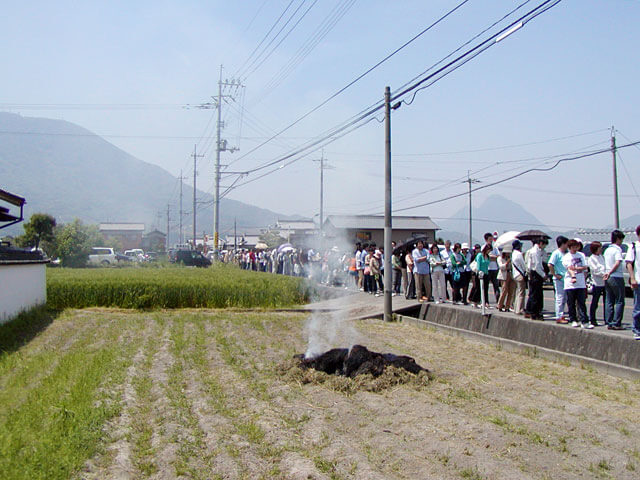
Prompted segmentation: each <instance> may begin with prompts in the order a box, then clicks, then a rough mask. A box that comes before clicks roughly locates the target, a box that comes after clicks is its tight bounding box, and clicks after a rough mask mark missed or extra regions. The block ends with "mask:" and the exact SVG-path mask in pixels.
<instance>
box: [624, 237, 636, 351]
mask: <svg viewBox="0 0 640 480" xmlns="http://www.w3.org/2000/svg"><path fill="white" fill-rule="evenodd" d="M636 236H637V237H638V239H640V225H638V226H637V227H636ZM638 249H640V242H633V244H632V245H631V248H629V250H627V256H626V257H625V261H626V263H627V271H628V272H629V281H630V282H631V288H632V289H633V313H632V317H633V326H632V329H633V338H634V339H636V340H640V288H638V284H640V259H639V257H640V255H638Z"/></svg>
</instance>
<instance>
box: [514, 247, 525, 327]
mask: <svg viewBox="0 0 640 480" xmlns="http://www.w3.org/2000/svg"><path fill="white" fill-rule="evenodd" d="M512 247H513V253H512V254H511V265H512V272H511V273H512V274H513V279H514V280H515V281H516V300H515V303H514V308H513V311H514V313H515V314H517V315H521V314H522V312H523V308H524V297H525V293H526V290H527V279H526V277H525V274H526V271H527V266H526V265H525V264H524V257H523V256H522V242H521V241H520V240H514V241H513V243H512Z"/></svg>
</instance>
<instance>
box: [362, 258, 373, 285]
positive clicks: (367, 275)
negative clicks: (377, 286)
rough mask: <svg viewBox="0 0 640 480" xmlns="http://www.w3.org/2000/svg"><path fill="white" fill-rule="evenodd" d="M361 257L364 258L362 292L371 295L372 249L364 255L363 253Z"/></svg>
mask: <svg viewBox="0 0 640 480" xmlns="http://www.w3.org/2000/svg"><path fill="white" fill-rule="evenodd" d="M363 256H364V260H363V263H364V271H363V273H364V292H365V293H372V292H371V257H372V256H373V248H371V247H369V248H368V249H367V250H366V254H365V253H364V252H363Z"/></svg>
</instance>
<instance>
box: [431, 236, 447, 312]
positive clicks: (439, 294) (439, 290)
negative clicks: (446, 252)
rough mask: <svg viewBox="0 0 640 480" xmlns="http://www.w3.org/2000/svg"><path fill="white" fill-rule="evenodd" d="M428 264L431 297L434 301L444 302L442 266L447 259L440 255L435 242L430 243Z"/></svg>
mask: <svg viewBox="0 0 640 480" xmlns="http://www.w3.org/2000/svg"><path fill="white" fill-rule="evenodd" d="M429 253H431V255H429V264H430V265H431V283H432V285H433V298H434V299H435V301H436V303H444V302H445V299H446V298H447V285H446V282H445V276H444V267H445V265H446V264H447V261H446V260H445V259H444V258H442V255H440V249H439V248H438V245H437V244H435V243H434V244H433V245H431V252H429Z"/></svg>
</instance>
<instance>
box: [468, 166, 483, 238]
mask: <svg viewBox="0 0 640 480" xmlns="http://www.w3.org/2000/svg"><path fill="white" fill-rule="evenodd" d="M464 183H468V184H469V249H471V248H472V247H473V220H472V218H473V212H472V203H471V184H472V183H480V180H478V179H476V178H471V172H470V171H469V170H467V179H466V180H465V181H464Z"/></svg>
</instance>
